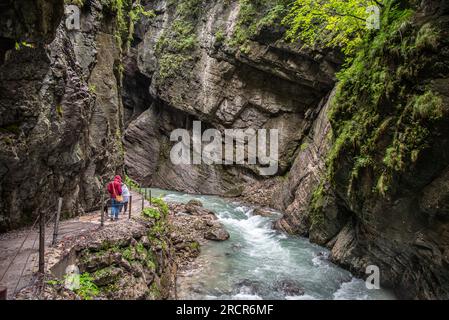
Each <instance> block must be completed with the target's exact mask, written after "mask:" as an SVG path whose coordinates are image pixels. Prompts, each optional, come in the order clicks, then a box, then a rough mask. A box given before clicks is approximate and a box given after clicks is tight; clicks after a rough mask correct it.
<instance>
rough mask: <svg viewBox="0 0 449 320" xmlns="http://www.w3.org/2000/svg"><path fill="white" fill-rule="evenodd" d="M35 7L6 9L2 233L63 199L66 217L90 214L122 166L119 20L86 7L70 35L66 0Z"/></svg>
mask: <svg viewBox="0 0 449 320" xmlns="http://www.w3.org/2000/svg"><path fill="white" fill-rule="evenodd" d="M31 2H33V4H30V1H2V3H1V6H2V10H1V16H2V17H1V21H2V25H1V29H0V30H1V32H0V36H1V43H2V48H3V49H4V50H3V51H2V63H1V65H0V92H1V97H0V113H1V120H0V121H1V122H0V148H1V150H2V151H1V155H0V194H1V199H2V201H1V203H0V230H1V231H4V230H7V229H10V228H15V227H18V226H21V225H23V224H26V223H31V222H32V221H34V220H35V218H36V215H37V214H38V213H39V212H40V211H41V210H42V211H44V212H51V213H53V212H54V210H55V206H56V202H57V198H58V197H63V214H64V215H68V214H69V213H70V214H72V215H73V214H76V213H81V212H83V211H84V210H89V209H91V208H92V207H94V206H96V205H98V202H99V199H100V191H101V188H102V186H103V185H104V183H106V182H107V180H108V179H109V178H110V177H111V176H113V175H114V174H115V173H116V172H117V171H120V170H121V167H122V164H123V149H122V147H121V132H122V130H123V115H122V104H121V99H120V81H119V77H118V67H119V64H120V54H121V50H120V46H118V45H117V43H116V40H115V36H114V32H115V23H114V21H115V17H114V14H113V13H110V12H107V11H106V10H104V8H103V6H102V4H101V2H100V1H94V0H92V1H85V2H84V5H83V7H82V9H81V17H80V22H81V28H80V30H67V27H66V24H65V18H64V16H63V12H64V11H63V1H62V0H61V1H31ZM27 4H29V5H27ZM3 8H5V10H3ZM13 8H16V9H17V8H21V9H20V10H13ZM25 8H26V10H25ZM22 11H23V12H22ZM4 18H5V19H4ZM8 21H9V22H8ZM3 22H6V24H3Z"/></svg>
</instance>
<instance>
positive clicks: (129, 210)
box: [128, 195, 133, 219]
mask: <svg viewBox="0 0 449 320" xmlns="http://www.w3.org/2000/svg"><path fill="white" fill-rule="evenodd" d="M132 206H133V196H132V195H130V196H129V203H128V214H129V216H128V219H131V212H132V208H133V207H132Z"/></svg>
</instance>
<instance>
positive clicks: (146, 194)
mask: <svg viewBox="0 0 449 320" xmlns="http://www.w3.org/2000/svg"><path fill="white" fill-rule="evenodd" d="M147 197H148V189H147V188H145V199H147Z"/></svg>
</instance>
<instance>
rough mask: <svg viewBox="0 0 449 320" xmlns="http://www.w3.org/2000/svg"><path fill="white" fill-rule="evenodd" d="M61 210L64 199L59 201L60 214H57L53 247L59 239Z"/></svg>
mask: <svg viewBox="0 0 449 320" xmlns="http://www.w3.org/2000/svg"><path fill="white" fill-rule="evenodd" d="M61 209H62V198H61V197H59V199H58V212H57V213H56V219H55V229H54V230H53V241H52V245H53V246H54V245H55V244H56V239H57V238H58V232H59V219H60V217H61Z"/></svg>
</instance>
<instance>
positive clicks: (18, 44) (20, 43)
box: [14, 41, 34, 51]
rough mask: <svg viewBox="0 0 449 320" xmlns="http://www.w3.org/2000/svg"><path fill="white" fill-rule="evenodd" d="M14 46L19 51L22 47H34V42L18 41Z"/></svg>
mask: <svg viewBox="0 0 449 320" xmlns="http://www.w3.org/2000/svg"><path fill="white" fill-rule="evenodd" d="M14 48H15V49H16V50H17V51H19V50H20V49H22V48H34V45H33V44H32V43H28V42H26V41H20V42H16V44H15V45H14Z"/></svg>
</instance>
